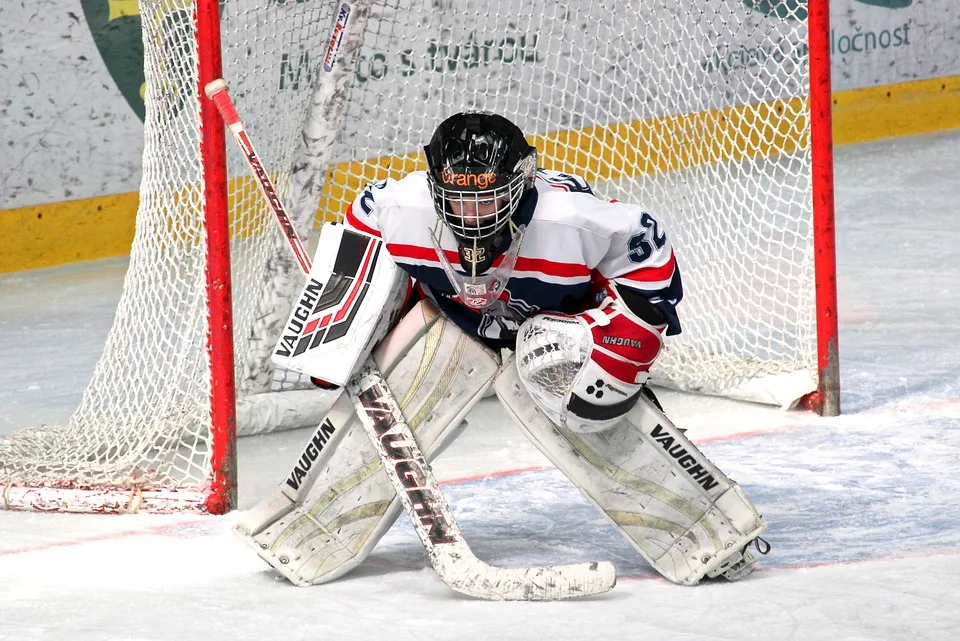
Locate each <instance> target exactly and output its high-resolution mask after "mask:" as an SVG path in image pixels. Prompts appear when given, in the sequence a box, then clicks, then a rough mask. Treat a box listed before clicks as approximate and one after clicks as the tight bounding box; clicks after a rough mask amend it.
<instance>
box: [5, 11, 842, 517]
mask: <svg viewBox="0 0 960 641" xmlns="http://www.w3.org/2000/svg"><path fill="white" fill-rule="evenodd" d="M371 5H373V0H355V1H353V2H343V1H340V2H338V3H337V6H338V7H339V8H340V9H341V11H343V10H346V11H348V12H350V11H353V12H355V14H354V15H355V16H356V17H360V16H361V15H363V16H364V18H363V20H365V19H366V15H367V14H368V13H369V11H370V7H371ZM184 14H185V19H184V21H186V20H190V19H192V20H193V26H194V27H195V32H194V34H192V37H193V38H195V40H196V42H195V44H196V53H197V60H196V62H195V65H196V66H195V67H190V69H191V70H192V71H195V72H196V78H197V86H195V87H192V88H189V89H187V88H186V87H184V88H183V89H184V91H183V93H184V94H187V95H185V96H182V97H183V98H185V99H187V100H194V101H196V102H195V103H194V104H193V105H191V106H196V107H198V108H199V111H198V112H197V113H198V117H199V139H197V138H192V137H191V138H190V141H189V144H188V145H187V146H186V147H187V148H188V149H189V151H190V153H197V152H198V153H199V156H200V158H199V163H194V164H193V165H192V167H194V168H197V166H198V164H199V172H197V173H194V174H193V175H192V176H191V178H193V176H198V177H197V178H196V179H195V180H192V183H191V184H192V185H195V186H196V188H197V189H198V190H199V191H200V193H201V194H202V196H200V197H199V198H198V200H199V201H200V206H201V207H202V214H201V213H200V212H199V211H193V210H192V211H191V218H190V220H191V221H197V220H198V219H202V221H203V223H202V233H203V235H204V237H203V239H202V243H201V241H200V240H199V236H196V238H197V239H198V240H197V243H196V248H197V252H196V256H197V259H198V260H197V261H195V263H197V264H198V268H197V270H196V272H194V275H193V276H192V277H191V280H190V281H189V282H190V285H191V287H192V288H193V289H196V291H197V295H196V296H195V297H194V298H193V299H192V300H195V301H196V302H197V303H198V305H197V307H198V308H199V309H200V311H199V313H197V314H195V315H194V316H192V317H191V318H194V319H196V325H195V326H193V327H192V329H191V333H190V336H191V337H193V339H195V343H194V344H195V345H196V346H197V347H198V348H199V350H200V351H201V352H203V351H205V354H204V356H205V357H206V362H205V363H204V364H203V365H201V366H199V367H200V370H201V371H200V372H198V371H196V368H194V369H191V370H190V371H189V372H188V375H189V376H191V377H192V376H194V375H197V376H198V378H199V377H200V376H202V377H203V378H204V382H205V383H209V385H208V386H207V387H205V388H204V392H203V393H202V394H197V395H196V396H194V397H192V398H193V399H195V400H197V401H198V402H197V403H195V404H194V405H193V406H192V407H193V408H194V409H195V410H196V416H202V417H203V418H204V420H206V419H207V418H209V426H204V429H205V430H206V429H209V434H208V436H209V439H208V440H207V443H208V446H209V449H208V451H207V453H206V455H207V456H208V459H207V460H206V461H205V462H204V464H205V467H204V468H203V469H202V470H194V469H191V472H192V473H193V472H195V474H194V475H193V476H191V477H190V478H191V481H198V482H199V485H198V486H193V485H191V486H184V487H167V486H164V485H157V486H155V487H150V486H149V485H143V486H142V487H141V486H140V485H138V484H137V483H135V482H134V483H132V484H130V485H129V486H128V485H125V484H123V483H114V484H110V485H108V484H106V483H104V484H101V485H98V484H96V483H93V482H91V483H84V482H83V481H75V480H69V479H66V478H64V480H63V481H59V480H58V479H59V477H57V478H53V479H52V480H42V481H37V482H36V483H35V484H33V485H28V484H27V483H24V484H22V485H19V484H17V480H16V477H13V478H14V480H13V482H10V481H2V480H0V508H3V507H7V508H12V509H35V510H44V511H61V512H99V513H117V512H130V511H137V510H143V511H147V512H187V511H192V512H203V513H210V514H224V513H226V512H229V511H231V510H234V509H236V508H237V500H238V499H237V487H238V464H237V456H236V445H237V432H238V417H239V423H240V425H241V429H243V428H242V425H243V424H244V423H243V417H244V412H245V411H246V409H247V408H246V406H245V402H246V398H245V397H244V394H245V393H247V392H248V390H245V389H243V386H244V382H243V381H242V380H239V379H238V376H237V371H238V369H237V363H235V361H239V360H240V357H239V356H238V355H237V354H236V352H235V345H234V340H235V339H236V340H242V338H239V337H237V336H235V331H234V328H235V323H234V319H235V311H234V310H233V307H232V306H233V295H234V294H236V296H237V297H238V298H242V296H243V291H242V286H243V283H244V281H243V280H242V273H241V272H240V270H241V269H243V264H242V263H241V262H237V263H234V264H231V244H232V243H231V222H230V218H231V216H230V211H229V205H228V192H230V189H231V187H230V183H229V180H230V176H229V175H228V154H227V148H226V147H227V145H226V135H225V126H224V122H223V120H222V118H221V116H220V114H219V113H218V111H217V109H216V107H215V105H214V104H213V102H211V100H210V99H209V98H207V96H206V95H205V92H204V87H205V86H206V85H207V84H208V83H210V82H211V81H213V80H215V79H217V78H220V77H222V76H223V68H222V67H223V62H222V60H223V55H224V49H223V46H224V45H223V43H222V39H221V28H222V24H221V16H220V2H219V0H195V2H194V3H193V6H192V15H191V8H190V7H189V6H188V7H185V8H184ZM806 21H807V43H806V44H807V47H808V57H807V65H808V68H807V70H806V71H807V77H806V78H803V76H802V75H801V76H800V77H799V78H798V79H797V81H796V83H797V84H796V85H795V88H796V94H797V96H796V98H797V102H800V98H801V97H802V96H801V92H802V88H801V85H800V83H801V82H808V83H809V86H808V89H809V94H808V96H806V97H805V98H806V99H807V100H808V104H807V105H805V106H806V107H807V111H806V112H805V113H801V114H799V116H800V117H802V116H807V117H808V123H807V129H805V130H804V131H803V132H802V133H803V135H804V136H806V135H809V163H810V164H809V165H806V170H807V171H808V172H809V176H810V183H809V188H810V192H811V195H812V203H811V204H812V207H811V209H812V220H811V219H805V220H810V227H811V229H812V237H813V241H812V242H813V248H812V249H813V252H814V256H813V257H812V262H813V272H814V274H813V280H814V283H815V291H811V292H809V297H810V299H811V302H812V304H811V305H810V306H808V307H804V310H805V312H806V313H810V312H811V309H813V310H815V311H814V312H813V313H814V314H815V317H816V320H815V323H816V329H815V333H816V353H817V362H816V372H815V373H814V374H813V377H814V378H815V379H816V388H815V390H814V391H813V392H811V393H809V394H807V396H805V397H804V398H803V399H801V400H800V402H799V404H800V405H802V406H804V407H806V408H808V409H810V410H813V411H816V412H818V413H819V414H822V415H824V416H835V415H837V414H839V413H840V377H839V340H838V339H839V336H838V319H837V283H836V241H835V222H834V189H833V140H832V130H831V127H832V113H831V110H832V94H831V78H830V75H831V74H830V38H829V34H830V17H829V2H828V0H808V2H807V16H806ZM362 24H363V21H361V20H357V21H355V22H353V24H351V27H350V28H357V29H360V30H361V32H362V28H363V27H362V26H361V25H362ZM330 28H332V29H333V28H334V25H332V24H331V25H330ZM328 33H329V32H328ZM341 36H342V29H341V32H338V31H336V29H334V32H333V38H332V39H331V41H330V42H331V45H330V46H331V47H335V45H336V46H339V45H341V44H342V45H343V46H344V47H347V46H348V43H347V40H348V39H345V40H344V41H343V43H341V40H340V37H341ZM188 37H189V36H188ZM324 37H326V36H325V35H324ZM799 37H800V38H802V36H799ZM801 44H802V43H801ZM359 47H360V45H359V44H357V45H356V49H355V50H353V51H351V54H352V55H354V54H358V50H359ZM228 53H229V52H228ZM345 53H346V52H345V51H341V56H340V60H339V62H338V64H339V65H340V69H338V71H340V72H341V74H342V76H341V77H339V78H338V79H337V80H335V81H333V82H331V83H330V85H336V86H330V87H325V88H323V89H324V91H323V92H321V93H323V95H318V96H316V98H317V100H315V101H313V103H312V104H311V105H308V107H309V108H310V109H311V110H313V111H319V112H320V113H323V112H324V110H325V108H326V107H327V106H328V105H330V104H333V103H335V102H336V101H337V100H342V99H343V94H344V93H345V92H344V90H343V89H344V84H343V83H346V82H347V81H348V80H352V76H353V70H354V69H355V68H356V64H357V59H356V58H355V57H350V56H346V55H344V54H345ZM344 78H346V79H344ZM228 81H229V77H228ZM186 84H190V83H186ZM191 92H193V95H189V94H190V93H191ZM147 95H148V96H149V95H151V94H150V92H149V91H148V94H147ZM324 101H326V102H324ZM334 111H335V110H332V111H328V112H327V113H328V114H329V113H334ZM311 117H312V116H311ZM193 118H194V120H193V121H192V125H195V124H196V116H194V117H193ZM308 120H309V118H308ZM145 124H149V125H150V126H153V127H160V126H162V123H157V122H154V121H150V122H149V123H145ZM317 124H318V123H317V122H312V124H311V123H310V122H308V123H305V124H304V125H303V126H304V127H305V129H304V131H303V134H304V135H303V136H301V138H302V139H309V140H310V141H311V144H313V147H311V149H310V150H309V155H310V156H311V160H313V161H317V164H318V165H320V164H325V163H326V161H322V160H318V159H322V158H323V156H322V153H321V152H318V151H317V148H320V149H324V150H325V149H327V148H329V147H330V146H331V145H332V143H333V138H334V137H335V136H336V130H337V127H338V123H336V122H332V121H331V120H330V119H327V120H325V121H324V122H322V123H319V124H320V129H321V131H317V130H315V129H314V130H310V131H307V129H306V128H307V127H309V126H314V127H316V126H317ZM300 142H303V140H301V141H300ZM198 147H199V149H198ZM359 148H361V149H362V147H359ZM154 153H155V154H156V155H157V156H163V155H164V154H165V153H166V156H165V158H173V159H176V158H177V156H176V155H174V154H172V153H171V152H170V151H169V150H165V149H160V150H159V151H155V152H154ZM409 156H410V155H409V154H408V156H405V157H403V158H401V159H400V161H399V162H398V163H397V164H396V165H395V166H394V167H393V169H397V168H398V167H407V166H410V165H411V164H412V163H411V162H408V161H410V157H409ZM381 160H382V159H381ZM379 167H381V165H378V168H379ZM267 169H268V170H270V171H275V170H281V171H285V170H286V168H273V167H268V168H267ZM292 173H295V172H292ZM301 173H303V172H301ZM301 178H303V177H301V176H300V175H299V174H298V175H297V176H294V177H291V179H290V180H291V182H293V181H294V180H295V179H301ZM305 179H306V180H308V182H307V183H304V184H299V185H293V188H294V189H296V190H297V191H298V192H300V193H299V194H298V195H300V196H302V198H296V199H288V200H287V202H288V204H293V206H294V207H296V208H297V212H296V214H295V215H294V216H293V218H294V219H295V221H297V222H299V223H301V224H304V223H306V222H308V221H309V219H311V218H312V217H313V216H314V215H315V211H316V208H317V207H316V204H317V199H318V198H319V190H320V189H321V188H322V176H316V175H315V174H314V175H311V176H309V177H306V178H305ZM198 181H202V185H201V184H199V183H198ZM805 202H807V203H809V202H810V201H809V200H808V201H805ZM299 203H305V205H301V204H299ZM142 206H143V205H142ZM301 210H302V211H301ZM301 214H302V216H301ZM274 233H279V232H274ZM191 238H193V237H191ZM264 238H266V237H264ZM808 239H809V236H808ZM234 240H235V239H234ZM807 242H809V240H807ZM805 251H806V248H805ZM201 257H202V258H201ZM806 257H809V254H808V253H807V254H805V259H804V260H805V265H806V266H807V267H809V262H806V260H807V258H806ZM201 270H202V271H203V276H200V271H201ZM231 272H233V274H237V282H236V284H235V283H233V282H232V273H231ZM807 273H809V272H807ZM200 289H202V290H203V291H202V293H201V292H200ZM806 289H808V286H804V287H803V291H802V295H803V296H804V297H806V296H807V292H806ZM191 291H192V290H191ZM791 291H798V289H794V290H791ZM284 300H286V298H285V297H284V296H281V297H279V298H277V299H276V300H273V301H272V302H274V303H275V302H277V301H281V302H282V301H284ZM204 306H205V308H204ZM246 309H248V308H247V306H246V305H245V306H244V307H243V308H238V311H237V312H236V316H238V317H239V315H240V314H241V313H242V312H244V311H245V310H246ZM250 309H253V308H252V307H250ZM259 309H260V308H259V307H258V308H257V311H258V312H259ZM200 313H202V314H204V315H205V318H203V319H200V318H199V314H200ZM277 313H279V312H277ZM257 318H258V319H259V317H257ZM237 320H238V322H237V326H239V327H245V325H244V324H243V323H244V321H243V319H241V318H238V319H237ZM806 327H808V328H809V325H807V326H806ZM810 331H812V330H808V332H807V334H806V337H807V338H808V339H809V338H810ZM201 332H202V333H203V334H204V336H203V337H201V336H200V334H201ZM251 333H252V334H254V335H256V336H259V335H260V334H259V333H257V332H251ZM262 342H263V343H264V344H265V343H266V342H267V341H262ZM811 342H812V340H808V341H807V343H806V345H807V346H809V345H810V343H811ZM191 347H192V345H191ZM268 349H269V348H268ZM812 356H813V355H812V349H808V350H807V357H808V359H807V361H806V366H805V368H804V370H803V371H804V372H808V371H809V370H810V368H811V367H812V366H811V365H810V363H809V361H810V360H812ZM207 378H209V380H208V381H207V380H206V379H207ZM238 381H239V382H238ZM238 385H239V386H240V388H241V389H240V391H239V392H238ZM812 387H813V381H812V380H811V381H810V385H807V386H805V387H804V388H803V390H802V391H807V390H810V389H811V388H812ZM303 393H305V394H312V395H313V396H316V394H315V393H314V392H313V390H304V391H303ZM207 394H208V397H207ZM798 395H799V393H798ZM264 396H266V394H264ZM311 398H312V397H311ZM238 399H239V400H238ZM795 399H796V395H795V396H792V397H791V399H790V400H791V401H794V400H795ZM318 411H320V410H318ZM321 416H322V414H321ZM273 420H274V417H273V416H272V417H271V421H273ZM313 420H318V419H313ZM270 424H271V425H275V423H273V422H271V423H270ZM312 424H315V423H312ZM204 434H205V435H207V432H204ZM0 463H2V461H0ZM47 478H48V479H49V477H47Z"/></svg>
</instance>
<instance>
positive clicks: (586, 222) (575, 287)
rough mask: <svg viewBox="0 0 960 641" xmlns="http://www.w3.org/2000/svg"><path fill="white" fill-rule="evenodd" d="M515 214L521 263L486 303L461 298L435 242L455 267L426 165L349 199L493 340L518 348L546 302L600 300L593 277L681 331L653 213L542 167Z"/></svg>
mask: <svg viewBox="0 0 960 641" xmlns="http://www.w3.org/2000/svg"><path fill="white" fill-rule="evenodd" d="M514 221H515V222H516V224H517V225H526V233H525V234H524V236H523V240H522V243H521V246H520V252H519V255H518V256H517V260H516V265H515V267H514V269H513V271H512V272H511V274H510V278H509V281H508V282H507V286H506V289H505V290H504V291H503V292H502V294H501V295H500V300H499V301H497V303H498V304H497V305H494V306H491V307H490V308H489V309H485V310H484V311H483V313H481V312H478V311H476V310H474V309H471V308H470V307H468V306H466V305H464V304H463V303H462V302H461V301H460V300H459V299H458V297H457V293H456V290H455V289H454V287H453V286H452V285H451V283H450V281H449V280H448V277H447V275H446V273H445V272H444V270H443V267H442V265H441V262H440V260H439V258H438V256H437V251H436V250H435V248H434V245H433V244H432V242H431V232H434V233H435V234H436V237H437V238H438V239H439V242H440V248H441V249H442V250H443V252H444V255H445V256H446V258H447V260H448V261H449V262H450V264H451V265H454V266H456V267H457V268H459V256H458V254H457V243H456V240H455V239H454V237H453V235H452V234H450V233H443V230H442V227H443V223H442V222H441V221H440V219H439V218H438V216H437V214H436V211H435V209H434V205H433V200H432V198H431V195H430V190H429V187H428V184H427V176H426V173H425V172H413V173H411V174H409V175H407V176H405V177H404V178H403V179H401V180H399V181H396V180H392V179H388V180H384V181H381V182H377V183H373V184H371V185H369V186H368V187H367V188H366V189H365V190H364V191H363V192H362V193H361V194H360V195H359V196H358V197H357V198H356V200H355V201H354V202H353V203H352V204H351V205H350V207H349V208H348V210H347V213H346V220H345V223H346V225H347V226H348V227H351V228H353V229H356V230H357V231H361V232H365V233H368V234H372V235H375V236H378V237H381V238H382V239H383V241H384V245H385V246H386V248H387V251H389V252H390V255H391V257H392V258H393V260H394V261H395V262H396V264H397V265H398V266H399V267H400V268H402V269H403V270H404V271H406V272H407V273H409V274H410V276H411V277H412V278H413V279H414V280H415V281H416V283H417V285H418V287H419V288H420V290H421V291H422V292H423V294H424V295H426V296H427V297H429V298H430V299H431V300H433V301H434V303H435V304H436V305H437V306H438V307H439V308H440V309H442V310H443V311H444V313H445V314H446V315H447V316H448V317H449V318H450V319H452V320H453V321H454V322H455V323H457V325H459V326H460V328H461V329H463V330H464V331H465V332H467V333H468V334H471V335H473V336H477V337H479V338H480V339H482V340H483V341H484V342H485V343H487V344H488V345H489V346H490V347H492V348H495V349H498V348H502V347H507V348H513V346H514V342H515V339H516V332H517V330H518V329H519V327H520V324H521V323H522V322H523V321H524V320H526V319H527V318H529V317H531V316H533V315H535V314H537V313H539V312H541V311H549V312H560V313H565V314H575V313H577V312H580V311H583V310H584V309H588V308H590V307H593V306H595V305H596V304H598V303H599V301H595V300H594V298H593V296H592V292H594V291H596V288H595V287H594V285H596V284H598V283H602V282H604V281H608V280H609V281H614V282H616V283H617V285H618V286H619V287H621V288H627V289H629V290H632V291H633V292H634V293H637V294H639V295H640V296H642V297H643V298H645V299H647V300H648V301H649V302H650V303H652V304H653V305H654V306H655V307H657V308H658V309H659V310H660V311H661V312H662V313H663V316H664V317H665V319H666V325H667V328H666V333H667V334H668V335H671V334H678V333H679V332H680V320H679V318H678V316H677V312H676V305H677V303H678V302H679V301H680V299H681V298H682V296H683V287H682V285H681V281H680V271H679V269H678V267H677V261H676V257H675V255H674V251H673V247H672V245H671V244H670V241H669V240H668V238H667V236H666V234H665V232H664V231H663V229H662V228H661V226H660V223H659V221H658V220H657V218H656V217H654V215H652V214H651V213H649V212H646V211H644V210H643V209H642V208H641V207H638V206H636V205H631V204H627V203H620V202H607V201H604V200H602V199H600V198H597V197H596V196H594V195H593V193H592V191H591V190H590V187H589V186H588V185H587V183H586V181H584V180H583V179H582V178H579V177H576V176H571V175H569V174H563V173H559V172H555V171H548V170H542V169H541V170H538V171H537V175H536V180H535V183H534V188H533V189H530V190H529V191H528V192H527V193H526V194H525V195H524V197H523V200H522V201H521V203H520V207H519V210H518V212H517V213H516V215H515V217H514ZM507 240H508V242H509V239H507ZM503 258H504V257H503V256H500V257H499V258H498V259H497V261H495V262H494V268H495V267H496V266H497V265H498V264H499V262H500V261H502V260H503Z"/></svg>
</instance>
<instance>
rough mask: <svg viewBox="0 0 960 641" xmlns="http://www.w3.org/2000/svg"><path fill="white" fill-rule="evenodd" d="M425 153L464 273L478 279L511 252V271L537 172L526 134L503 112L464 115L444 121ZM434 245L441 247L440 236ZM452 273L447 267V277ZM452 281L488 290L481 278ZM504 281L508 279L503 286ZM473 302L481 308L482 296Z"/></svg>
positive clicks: (430, 179)
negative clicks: (520, 215) (517, 218)
mask: <svg viewBox="0 0 960 641" xmlns="http://www.w3.org/2000/svg"><path fill="white" fill-rule="evenodd" d="M424 151H425V153H426V157H427V167H428V171H427V180H428V183H429V185H430V190H431V193H432V196H433V204H434V208H435V209H436V211H437V215H438V216H439V217H440V220H441V221H442V222H443V224H444V225H445V226H446V228H447V229H449V230H450V232H451V233H452V234H453V236H454V237H455V238H456V240H457V245H458V246H459V255H460V266H461V267H462V268H463V271H465V272H466V273H467V276H468V277H469V278H471V279H477V278H479V277H480V276H482V275H484V274H486V273H487V272H488V270H490V268H491V266H492V265H493V262H494V260H496V259H497V257H498V256H499V255H500V254H501V253H503V252H504V251H506V252H508V256H507V258H505V259H504V261H502V262H501V265H502V266H503V267H506V266H507V265H506V263H508V262H509V263H510V266H509V268H510V269H511V270H512V263H513V262H515V261H516V256H515V255H514V256H513V257H512V260H509V259H510V256H509V254H511V253H514V254H515V253H516V252H517V251H519V243H520V240H521V239H522V236H523V234H522V229H519V228H518V227H517V226H516V224H515V222H514V215H515V214H516V213H517V210H518V209H519V207H520V200H521V198H523V195H524V194H525V193H526V192H527V190H528V189H530V188H531V186H532V185H533V180H534V175H535V174H536V171H537V152H536V150H535V149H534V148H533V147H531V146H530V145H529V144H528V143H527V141H526V139H525V138H524V136H523V132H522V131H520V129H519V128H518V127H517V126H516V125H514V124H513V123H512V122H510V121H509V120H507V119H506V118H504V117H503V116H498V115H496V114H490V113H472V112H471V113H460V114H456V115H455V116H451V117H450V118H447V119H446V120H444V121H443V122H442V123H440V126H439V127H437V130H436V132H435V133H434V134H433V137H432V138H431V139H430V144H428V145H427V146H426V147H425V148H424ZM508 237H509V238H510V241H511V242H510V243H507V240H506V239H507V238H508ZM435 245H437V248H438V249H439V242H438V241H436V239H435ZM441 262H443V259H442V254H441ZM447 267H449V266H447ZM498 269H499V267H498ZM451 271H452V268H448V269H447V272H448V275H450V272H451ZM501 276H502V278H498V277H496V276H495V275H493V274H491V275H488V278H487V280H491V279H492V280H493V281H498V282H499V281H500V280H505V278H508V277H509V272H507V273H506V274H502V275H501ZM454 285H455V286H456V287H457V288H458V289H464V290H466V289H470V290H471V291H475V292H480V291H482V290H483V289H484V287H482V285H483V283H479V282H463V283H459V284H458V283H454ZM486 285H489V286H494V285H495V283H494V282H489V283H486ZM503 285H505V282H503V283H501V287H500V289H501V290H502V286H503ZM486 289H487V294H488V297H489V295H492V294H494V292H493V291H490V287H487V288H486ZM475 302H477V303H478V304H477V305H471V306H472V307H482V305H479V303H480V302H482V301H481V299H480V298H475ZM468 304H470V303H468Z"/></svg>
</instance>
